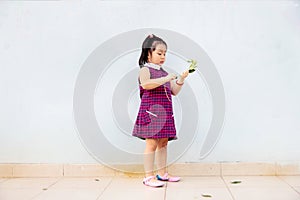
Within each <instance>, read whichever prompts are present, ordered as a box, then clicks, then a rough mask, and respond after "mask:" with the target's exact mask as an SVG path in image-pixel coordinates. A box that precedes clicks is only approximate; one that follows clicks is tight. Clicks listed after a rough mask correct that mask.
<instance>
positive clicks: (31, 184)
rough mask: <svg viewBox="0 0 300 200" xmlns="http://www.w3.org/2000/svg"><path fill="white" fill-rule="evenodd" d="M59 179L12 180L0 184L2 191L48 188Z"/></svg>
mask: <svg viewBox="0 0 300 200" xmlns="http://www.w3.org/2000/svg"><path fill="white" fill-rule="evenodd" d="M58 179H59V178H11V179H8V180H6V181H3V182H1V183H0V189H4V188H14V189H24V188H47V187H49V186H51V185H52V184H54V183H56V182H57V181H58Z"/></svg>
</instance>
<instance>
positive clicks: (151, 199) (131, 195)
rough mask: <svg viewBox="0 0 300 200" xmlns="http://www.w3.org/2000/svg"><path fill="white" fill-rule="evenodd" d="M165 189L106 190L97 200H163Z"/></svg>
mask: <svg viewBox="0 0 300 200" xmlns="http://www.w3.org/2000/svg"><path fill="white" fill-rule="evenodd" d="M164 195H165V187H161V188H151V187H147V186H144V187H143V188H139V189H137V188H126V189H123V188H120V187H118V188H115V187H109V188H107V189H106V190H105V191H104V192H103V194H102V195H101V196H100V198H99V199H97V200H127V199H130V200H164Z"/></svg>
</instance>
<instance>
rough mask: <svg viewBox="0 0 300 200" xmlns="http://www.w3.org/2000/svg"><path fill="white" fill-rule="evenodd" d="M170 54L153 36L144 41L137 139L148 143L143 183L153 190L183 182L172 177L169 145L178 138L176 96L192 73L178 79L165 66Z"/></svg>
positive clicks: (162, 43)
mask: <svg viewBox="0 0 300 200" xmlns="http://www.w3.org/2000/svg"><path fill="white" fill-rule="evenodd" d="M166 51H167V44H166V42H165V41H163V40H162V39H161V38H159V37H157V36H155V35H153V34H151V35H149V36H148V37H147V38H146V39H145V40H144V42H143V45H142V53H141V56H140V59H139V65H140V72H139V84H140V98H141V104H140V109H139V112H138V116H137V119H136V122H135V125H134V128H133V136H136V137H138V138H141V139H143V140H145V141H146V148H145V152H144V169H145V175H146V176H145V178H144V179H143V183H144V184H145V185H147V186H151V187H161V186H163V185H164V183H163V182H160V181H170V182H177V181H179V180H180V177H174V176H170V175H169V174H168V172H167V168H166V164H167V145H168V141H170V140H174V139H177V137H176V129H175V124H174V116H173V107H172V95H177V94H178V93H179V91H180V90H181V88H182V86H183V84H184V80H185V78H186V77H187V76H188V73H189V72H188V70H187V71H184V72H183V73H182V74H181V76H179V78H178V79H176V75H175V74H172V73H168V72H166V71H165V70H164V69H163V67H162V65H163V64H164V62H165V58H166ZM155 154H156V155H155ZM155 156H156V165H157V168H158V170H157V175H156V176H154V158H155ZM157 180H159V181H157Z"/></svg>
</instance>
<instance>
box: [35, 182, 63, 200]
mask: <svg viewBox="0 0 300 200" xmlns="http://www.w3.org/2000/svg"><path fill="white" fill-rule="evenodd" d="M59 180H60V178H58V179H57V180H56V181H55V182H54V183H52V184H50V185H49V186H47V187H45V188H47V190H46V191H48V189H49V188H50V187H51V186H53V185H55V184H56V183H57V182H58V181H59ZM46 191H45V190H43V188H42V191H41V192H40V193H38V194H37V195H35V196H34V197H32V198H31V200H33V199H36V198H37V197H38V196H40V195H41V194H43V193H45V192H46Z"/></svg>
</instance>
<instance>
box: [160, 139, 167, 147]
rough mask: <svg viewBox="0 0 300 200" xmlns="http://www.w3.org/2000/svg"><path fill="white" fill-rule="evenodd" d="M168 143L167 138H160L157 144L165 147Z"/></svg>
mask: <svg viewBox="0 0 300 200" xmlns="http://www.w3.org/2000/svg"><path fill="white" fill-rule="evenodd" d="M167 145H168V138H162V139H160V140H159V141H158V144H157V146H158V147H160V148H162V147H166V146H167Z"/></svg>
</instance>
